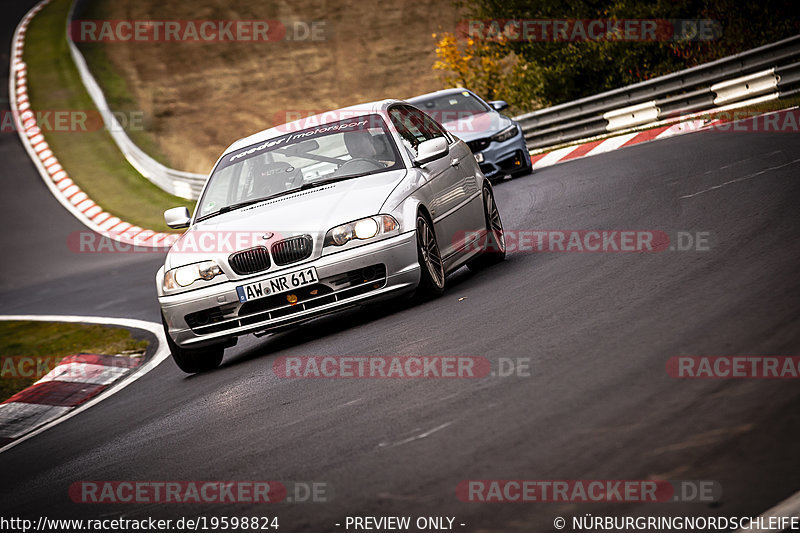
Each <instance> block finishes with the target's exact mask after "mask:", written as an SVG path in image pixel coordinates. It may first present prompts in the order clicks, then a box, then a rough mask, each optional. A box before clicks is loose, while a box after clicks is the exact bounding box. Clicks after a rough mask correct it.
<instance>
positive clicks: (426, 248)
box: [417, 214, 445, 296]
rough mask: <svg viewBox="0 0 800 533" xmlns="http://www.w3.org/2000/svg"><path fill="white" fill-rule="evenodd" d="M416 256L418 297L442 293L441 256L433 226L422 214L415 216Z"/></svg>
mask: <svg viewBox="0 0 800 533" xmlns="http://www.w3.org/2000/svg"><path fill="white" fill-rule="evenodd" d="M417 255H418V257H419V266H420V280H419V287H418V288H417V294H418V295H421V296H422V295H424V296H438V295H440V294H442V292H444V285H445V274H444V262H443V261H442V254H441V253H440V252H439V244H438V243H437V242H436V233H434V231H433V224H432V223H431V222H430V220H429V219H428V218H427V217H426V216H425V215H423V214H419V215H417Z"/></svg>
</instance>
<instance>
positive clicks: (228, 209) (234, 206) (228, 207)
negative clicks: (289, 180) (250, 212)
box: [197, 189, 297, 222]
mask: <svg viewBox="0 0 800 533" xmlns="http://www.w3.org/2000/svg"><path fill="white" fill-rule="evenodd" d="M293 190H297V189H293ZM290 192H292V191H284V192H279V193H278V194H272V195H270V196H265V197H263V198H254V199H252V200H245V201H244V202H237V203H235V204H230V205H226V206H223V207H221V208H220V209H219V210H217V211H214V212H213V213H209V214H207V215H203V216H201V217H200V218H198V219H197V222H200V221H202V220H205V219H207V218H211V217H215V216H217V215H221V214H223V213H230V212H231V211H234V210H236V209H241V208H242V207H247V206H248V205H253V204H257V203H260V202H265V201H267V200H271V199H273V198H275V197H276V196H283V195H284V194H288V193H290Z"/></svg>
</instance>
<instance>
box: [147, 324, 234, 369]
mask: <svg viewBox="0 0 800 533" xmlns="http://www.w3.org/2000/svg"><path fill="white" fill-rule="evenodd" d="M161 323H162V324H163V325H164V333H165V334H166V337H167V347H168V348H169V351H170V353H171V354H172V359H173V360H174V361H175V364H176V365H178V368H180V369H181V370H183V371H184V372H186V373H187V374H197V373H199V372H207V371H209V370H214V369H215V368H217V367H218V366H219V365H220V363H222V355H223V353H224V352H225V347H224V346H222V345H217V346H209V347H208V348H198V349H187V348H181V347H180V346H178V345H177V344H176V343H175V341H173V340H172V337H170V336H169V328H167V323H166V321H165V320H164V316H163V315H162V316H161Z"/></svg>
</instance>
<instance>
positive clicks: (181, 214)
mask: <svg viewBox="0 0 800 533" xmlns="http://www.w3.org/2000/svg"><path fill="white" fill-rule="evenodd" d="M191 220H192V217H191V215H189V209H187V208H186V207H173V208H172V209H167V210H166V211H164V222H166V223H167V226H169V227H170V228H172V229H182V228H188V227H189V222H190V221H191Z"/></svg>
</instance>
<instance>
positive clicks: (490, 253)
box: [467, 186, 506, 270]
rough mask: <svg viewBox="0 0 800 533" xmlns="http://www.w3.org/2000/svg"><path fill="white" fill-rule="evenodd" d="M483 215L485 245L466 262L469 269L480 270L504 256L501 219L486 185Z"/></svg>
mask: <svg viewBox="0 0 800 533" xmlns="http://www.w3.org/2000/svg"><path fill="white" fill-rule="evenodd" d="M483 217H484V221H485V223H486V235H485V236H484V242H485V244H486V246H485V248H484V250H483V252H481V253H480V255H478V257H476V258H475V259H473V260H472V261H470V262H469V263H467V267H468V268H469V269H470V270H480V269H482V268H485V267H487V266H489V265H492V264H495V263H499V262H500V261H502V260H503V259H505V258H506V240H505V237H504V236H503V221H502V220H501V219H500V211H498V210H497V204H495V203H494V193H492V190H491V189H490V188H489V187H487V186H484V187H483Z"/></svg>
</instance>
